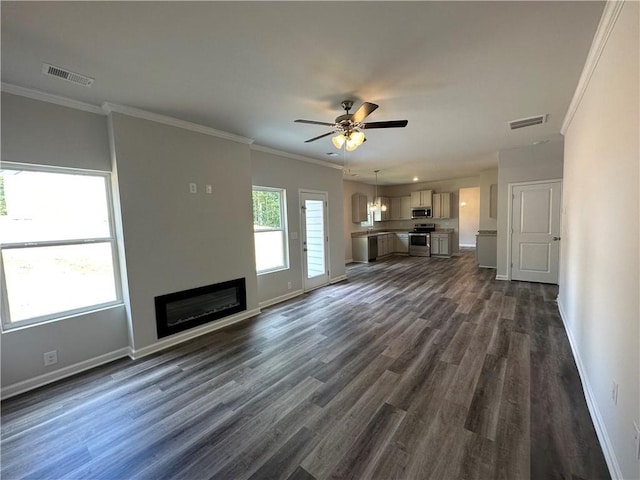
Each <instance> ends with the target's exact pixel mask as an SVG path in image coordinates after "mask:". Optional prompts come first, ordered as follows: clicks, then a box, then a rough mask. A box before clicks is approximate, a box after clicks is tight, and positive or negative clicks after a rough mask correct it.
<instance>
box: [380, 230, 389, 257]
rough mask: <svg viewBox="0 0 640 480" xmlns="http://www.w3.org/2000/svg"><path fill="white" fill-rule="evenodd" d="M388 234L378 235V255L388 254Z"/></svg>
mask: <svg viewBox="0 0 640 480" xmlns="http://www.w3.org/2000/svg"><path fill="white" fill-rule="evenodd" d="M389 253H391V252H389V235H386V234H385V235H378V256H379V257H384V256H385V255H389Z"/></svg>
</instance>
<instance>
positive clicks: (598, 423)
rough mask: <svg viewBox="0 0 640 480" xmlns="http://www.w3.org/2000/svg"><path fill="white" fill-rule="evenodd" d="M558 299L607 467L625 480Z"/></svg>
mask: <svg viewBox="0 0 640 480" xmlns="http://www.w3.org/2000/svg"><path fill="white" fill-rule="evenodd" d="M556 301H557V304H558V311H559V312H560V318H561V319H562V323H563V325H564V330H565V332H567V337H569V345H571V353H573V358H574V360H575V361H576V365H577V367H578V374H579V375H580V380H582V390H583V391H584V396H585V399H586V400H587V407H588V409H589V414H590V415H591V421H592V422H593V426H594V428H595V430H596V435H597V436H598V440H599V441H600V447H601V448H602V453H603V454H604V459H605V461H606V462H607V467H609V473H610V474H611V478H612V479H613V480H623V477H622V472H621V471H620V464H619V463H618V459H617V457H616V453H615V450H614V449H613V445H612V444H611V440H610V439H609V434H608V433H607V429H606V427H605V424H604V420H603V419H602V415H600V410H598V405H597V403H596V400H595V395H594V394H593V390H592V389H591V384H590V383H589V377H587V373H586V371H585V369H584V365H583V363H582V360H581V358H580V352H579V351H578V346H577V344H576V342H575V340H574V338H573V335H572V333H571V330H570V329H569V326H568V325H567V317H566V314H565V312H564V308H563V307H562V302H561V300H560V298H559V297H558V298H557V299H556Z"/></svg>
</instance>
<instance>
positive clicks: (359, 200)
mask: <svg viewBox="0 0 640 480" xmlns="http://www.w3.org/2000/svg"><path fill="white" fill-rule="evenodd" d="M366 221H367V196H366V195H363V194H362V193H354V194H353V195H351V222H352V223H360V222H366Z"/></svg>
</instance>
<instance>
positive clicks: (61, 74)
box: [42, 63, 95, 87]
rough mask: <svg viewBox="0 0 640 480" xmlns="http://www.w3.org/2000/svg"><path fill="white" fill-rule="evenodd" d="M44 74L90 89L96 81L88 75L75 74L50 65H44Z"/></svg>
mask: <svg viewBox="0 0 640 480" xmlns="http://www.w3.org/2000/svg"><path fill="white" fill-rule="evenodd" d="M42 73H44V74H45V75H51V76H53V77H58V78H61V79H63V80H66V81H68V82H71V83H75V84H77V85H82V86H83V87H90V86H91V84H92V83H93V81H94V80H95V79H94V78H91V77H87V76H86V75H82V74H80V73H75V72H72V71H70V70H66V69H64V68H60V67H56V66H54V65H49V64H48V63H43V64H42Z"/></svg>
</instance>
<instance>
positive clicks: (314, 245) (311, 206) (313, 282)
mask: <svg viewBox="0 0 640 480" xmlns="http://www.w3.org/2000/svg"><path fill="white" fill-rule="evenodd" d="M300 206H301V212H302V213H301V219H302V220H301V224H302V271H303V275H304V279H303V280H304V289H305V291H307V290H312V289H314V288H318V287H320V286H322V285H326V284H327V283H329V268H328V245H329V234H328V232H327V194H326V193H316V192H300Z"/></svg>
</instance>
